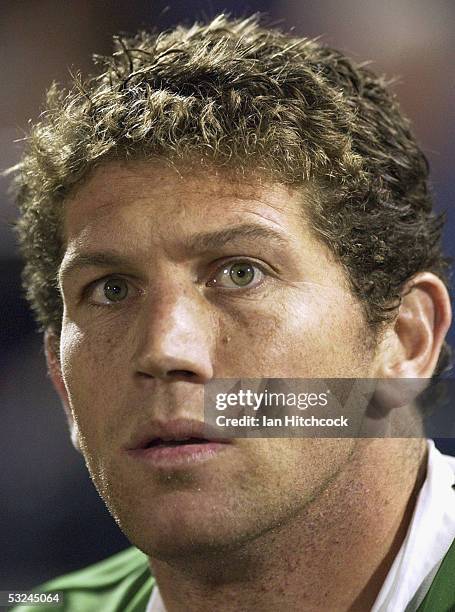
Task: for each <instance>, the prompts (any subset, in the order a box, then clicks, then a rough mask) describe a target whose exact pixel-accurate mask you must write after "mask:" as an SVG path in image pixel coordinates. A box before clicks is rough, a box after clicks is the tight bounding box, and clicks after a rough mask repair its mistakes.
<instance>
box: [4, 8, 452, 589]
mask: <svg viewBox="0 0 455 612" xmlns="http://www.w3.org/2000/svg"><path fill="white" fill-rule="evenodd" d="M256 11H261V12H264V13H267V14H268V15H269V16H270V18H271V21H272V22H273V23H276V24H278V25H280V26H281V27H283V28H290V27H292V28H294V29H295V31H296V32H297V33H298V34H301V35H306V36H322V40H323V41H324V42H326V43H327V44H330V45H332V46H335V47H338V48H340V49H342V50H344V51H345V52H347V53H348V54H349V55H351V56H353V57H354V58H356V59H358V60H371V62H372V64H371V66H372V68H373V69H374V70H375V71H377V72H384V73H386V74H387V75H388V76H398V77H399V82H398V84H397V85H395V87H394V89H395V91H396V92H397V94H398V96H399V98H400V100H401V104H402V106H403V108H404V110H405V112H406V113H407V114H408V116H410V117H411V119H412V120H413V123H414V128H415V132H416V134H417V136H418V139H419V141H420V143H421V146H422V147H423V149H424V151H425V153H426V155H427V157H428V159H429V161H430V165H431V168H432V185H433V190H434V196H435V202H436V208H437V209H438V210H442V209H446V210H447V211H448V217H449V222H448V226H447V230H446V234H445V246H446V251H447V252H448V254H450V255H451V256H452V257H453V256H454V255H455V240H454V237H455V216H454V207H453V204H452V201H451V193H452V192H453V187H454V180H455V179H454V178H453V159H455V129H454V128H455V117H454V109H455V88H454V85H455V82H454V79H453V74H454V59H455V58H454V54H455V28H454V23H455V2H453V1H452V0H431V2H429V1H428V0H384V1H383V2H377V0H344V1H343V2H340V1H339V0H317V1H313V2H311V1H307V0H300V1H298V0H276V1H273V0H269V1H266V0H264V1H259V0H258V1H250V2H248V3H245V2H243V1H242V2H240V1H238V2H236V1H234V0H224V2H219V1H218V0H186V1H185V2H183V1H178V2H177V1H172V0H168V2H164V1H159V2H155V1H150V0H148V1H145V0H129V1H128V2H127V1H122V0H120V1H119V0H115V1H114V0H104V1H103V2H95V1H93V0H92V1H90V0H64V1H62V0H39V1H38V0H21V2H17V1H13V0H3V2H2V3H1V8H0V46H1V52H2V55H1V57H2V58H3V60H2V62H1V64H0V79H1V84H2V93H1V102H0V105H1V106H0V109H1V112H0V169H1V170H4V169H5V168H8V167H10V166H12V165H13V164H14V163H16V162H17V161H18V159H19V156H20V151H21V138H23V137H24V135H25V132H26V131H27V126H28V123H29V121H30V120H32V121H33V120H36V119H37V117H38V114H39V110H40V106H41V104H42V100H43V96H44V91H45V90H46V88H47V87H48V86H49V84H50V83H51V82H52V81H53V80H56V81H58V82H60V83H65V82H67V81H68V75H69V69H70V68H80V69H81V70H82V71H87V70H90V65H91V54H92V53H98V54H103V53H109V52H110V49H111V37H112V35H113V34H115V33H119V32H126V33H132V32H134V31H135V30H136V29H139V28H147V27H150V26H152V27H158V28H160V29H162V28H167V27H170V26H172V25H174V24H176V23H178V22H182V21H183V22H187V23H189V22H192V21H194V20H195V19H200V20H203V19H206V18H210V17H213V16H214V15H216V14H217V13H219V12H230V13H231V14H233V15H236V16H242V15H247V14H250V13H252V12H256ZM7 185H8V180H7V179H5V178H1V183H0V199H1V207H0V222H1V223H0V274H1V279H2V291H1V296H0V300H1V328H0V329H1V346H0V409H1V421H0V423H1V425H0V449H1V450H0V453H1V454H0V457H1V470H0V495H1V498H0V499H1V502H0V548H1V551H2V554H1V560H0V577H1V578H0V590H6V589H13V588H14V589H16V590H17V589H28V588H31V587H33V586H34V585H36V584H37V583H40V582H42V581H44V580H46V579H48V578H50V577H53V576H56V575H58V574H61V573H65V572H68V571H70V570H73V569H77V568H79V567H82V566H84V565H87V564H89V563H92V562H95V561H97V560H99V559H102V558H104V557H107V556H109V555H110V554H112V553H114V552H116V551H118V550H120V549H122V548H125V547H126V546H127V545H128V542H127V541H126V539H125V538H124V536H123V535H122V534H121V532H120V531H119V530H118V528H117V527H116V525H115V523H114V522H113V520H112V519H111V518H110V516H109V515H108V513H107V511H106V510H105V508H104V505H103V503H102V502H101V501H100V500H99V498H98V494H97V493H96V491H95V489H94V487H93V486H92V484H91V482H90V479H89V477H88V475H87V472H86V469H85V466H84V464H83V461H82V458H81V457H80V456H79V455H78V454H77V453H76V451H74V450H73V448H72V446H71V444H70V441H69V436H68V435H67V430H66V422H65V419H64V416H63V411H62V410H61V409H60V405H59V402H58V400H57V397H56V396H55V394H54V392H53V390H52V388H51V385H50V382H49V380H48V378H47V375H46V370H45V363H44V355H43V351H42V347H41V337H40V335H39V334H38V333H37V332H36V328H35V326H34V323H33V320H32V318H31V316H30V314H29V312H28V309H27V305H26V303H25V301H24V299H23V297H22V292H21V287H20V270H21V263H20V261H19V258H18V254H17V250H16V247H15V244H14V237H13V234H12V232H11V230H10V227H9V224H10V223H11V222H12V221H13V220H14V218H15V211H14V206H13V203H12V202H11V201H10V200H9V198H8V196H7V193H6V192H7ZM454 330H455V326H453V327H452V331H451V335H450V338H449V339H450V340H451V344H452V345H453V343H454V342H453V341H454V335H455V334H454ZM437 444H438V446H439V447H440V448H442V449H443V450H445V451H446V452H450V453H451V454H455V445H454V441H453V440H444V439H441V440H437Z"/></svg>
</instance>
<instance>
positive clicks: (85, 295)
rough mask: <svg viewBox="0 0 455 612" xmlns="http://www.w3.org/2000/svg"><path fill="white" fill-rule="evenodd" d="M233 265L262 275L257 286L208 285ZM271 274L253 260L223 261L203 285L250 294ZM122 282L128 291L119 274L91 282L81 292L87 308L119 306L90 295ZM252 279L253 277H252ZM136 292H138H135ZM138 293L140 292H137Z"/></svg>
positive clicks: (223, 290)
mask: <svg viewBox="0 0 455 612" xmlns="http://www.w3.org/2000/svg"><path fill="white" fill-rule="evenodd" d="M234 264H247V265H250V266H251V267H252V268H253V269H255V270H259V271H260V273H261V274H262V278H261V280H260V281H259V283H258V284H257V285H254V286H253V287H249V286H248V285H246V286H245V287H244V288H242V287H240V286H239V287H238V288H235V287H231V288H228V287H223V286H221V285H217V286H216V285H214V284H213V285H210V284H209V283H210V282H213V279H214V278H215V276H216V275H217V274H219V273H220V272H221V271H222V270H223V268H227V267H229V266H233V265H234ZM271 275H272V273H271V271H270V270H269V269H268V268H267V267H266V266H265V265H264V264H259V263H258V262H257V261H255V260H251V259H231V260H226V261H223V263H222V264H221V265H218V267H217V268H216V270H215V272H214V273H213V274H212V275H211V279H212V281H207V283H206V284H205V286H206V287H213V288H215V289H217V290H218V291H222V292H235V293H242V294H243V293H246V292H248V293H251V292H253V291H256V290H258V289H260V288H261V287H262V285H263V284H264V278H265V277H269V276H271ZM116 279H117V280H118V279H119V280H122V281H125V282H126V283H127V284H128V289H129V288H130V287H131V282H130V281H129V280H128V279H127V278H125V277H124V276H122V275H120V274H109V275H107V276H103V277H102V278H99V279H97V280H95V281H93V282H91V283H90V284H89V285H87V287H85V288H84V290H83V296H82V297H83V299H84V300H86V301H87V304H88V305H89V306H93V307H95V308H106V307H108V308H112V307H115V306H117V305H119V306H120V305H121V304H122V302H123V300H121V301H119V302H118V303H116V302H112V303H110V304H99V303H96V302H91V301H90V295H91V294H92V293H93V292H94V290H95V289H96V287H97V286H98V285H101V284H102V283H106V282H107V281H108V280H116ZM253 279H254V277H253ZM136 291H138V290H136ZM138 292H139V293H140V291H138Z"/></svg>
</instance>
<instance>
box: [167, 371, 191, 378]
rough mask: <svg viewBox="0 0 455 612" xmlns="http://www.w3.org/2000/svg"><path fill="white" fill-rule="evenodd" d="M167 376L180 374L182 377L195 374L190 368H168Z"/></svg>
mask: <svg viewBox="0 0 455 612" xmlns="http://www.w3.org/2000/svg"><path fill="white" fill-rule="evenodd" d="M167 375H168V376H169V377H172V376H182V377H183V378H194V377H195V376H196V374H195V373H194V372H191V371H190V370H169V372H168V373H167Z"/></svg>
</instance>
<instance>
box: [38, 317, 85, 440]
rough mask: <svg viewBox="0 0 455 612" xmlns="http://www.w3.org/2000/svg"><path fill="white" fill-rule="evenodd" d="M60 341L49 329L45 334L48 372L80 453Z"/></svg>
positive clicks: (72, 438)
mask: <svg viewBox="0 0 455 612" xmlns="http://www.w3.org/2000/svg"><path fill="white" fill-rule="evenodd" d="M59 347H60V340H59V338H58V336H57V335H56V334H55V332H53V331H52V330H50V329H47V330H46V331H45V333H44V352H45V355H46V363H47V370H48V372H49V377H50V379H51V381H52V384H53V386H54V389H55V390H56V391H57V394H58V396H59V398H60V401H61V403H62V406H63V409H64V411H65V415H66V418H67V421H68V425H69V428H70V433H71V441H72V443H73V446H74V448H75V449H76V450H78V451H80V447H79V442H78V436H77V426H76V423H75V422H74V419H73V415H72V413H71V407H70V403H69V398H68V392H67V390H66V386H65V382H64V380H63V376H62V369H61V363H60V354H59Z"/></svg>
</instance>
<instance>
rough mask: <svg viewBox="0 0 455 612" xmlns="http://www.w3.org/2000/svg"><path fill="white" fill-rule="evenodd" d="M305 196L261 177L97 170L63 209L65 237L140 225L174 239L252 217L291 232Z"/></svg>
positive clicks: (160, 167)
mask: <svg viewBox="0 0 455 612" xmlns="http://www.w3.org/2000/svg"><path fill="white" fill-rule="evenodd" d="M302 199H303V196H302V193H301V192H297V191H295V190H292V189H291V188H289V187H286V186H284V185H281V184H277V183H270V182H266V181H265V180H264V179H261V178H260V177H259V176H253V175H250V176H248V177H246V178H241V179H240V178H238V177H237V176H236V175H234V174H233V173H229V172H227V171H220V170H212V171H209V170H204V171H203V170H199V171H194V169H193V170H189V169H185V168H179V169H177V168H172V167H169V166H168V165H165V164H164V163H159V162H149V161H134V162H123V163H122V162H108V163H106V164H104V165H103V166H100V167H98V168H97V169H96V170H95V171H94V172H93V173H92V174H91V176H90V177H89V178H88V179H87V180H86V181H85V183H83V184H82V185H81V186H80V187H79V188H78V189H77V191H76V192H75V193H74V194H73V195H72V196H71V197H70V198H69V200H68V201H67V202H66V204H65V215H64V235H65V237H66V239H67V240H68V239H71V237H74V236H75V235H80V234H81V233H83V232H84V231H85V230H87V229H89V228H91V229H94V228H95V227H100V228H104V229H105V230H107V229H109V228H110V229H113V227H114V225H115V226H116V227H118V226H119V225H120V226H122V225H131V224H132V223H136V224H138V223H139V225H140V227H139V228H138V229H140V228H142V229H144V230H145V229H153V230H154V232H155V233H159V232H162V233H169V234H172V233H174V232H175V231H177V229H178V230H179V231H182V230H183V229H185V231H191V229H193V228H194V229H195V230H196V229H200V228H201V226H203V227H204V228H207V227H208V226H209V225H211V224H214V225H217V226H219V225H229V224H231V223H235V222H239V221H241V220H244V219H245V216H247V217H249V220H250V221H254V220H256V221H258V222H262V223H266V224H268V225H271V226H277V227H279V228H280V229H281V230H282V231H285V232H286V231H290V230H291V228H292V227H293V226H295V224H299V225H300V226H301V225H302V219H303V216H304V208H303V204H302Z"/></svg>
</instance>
